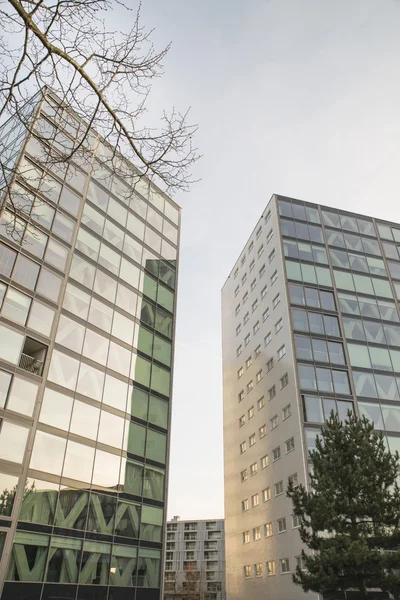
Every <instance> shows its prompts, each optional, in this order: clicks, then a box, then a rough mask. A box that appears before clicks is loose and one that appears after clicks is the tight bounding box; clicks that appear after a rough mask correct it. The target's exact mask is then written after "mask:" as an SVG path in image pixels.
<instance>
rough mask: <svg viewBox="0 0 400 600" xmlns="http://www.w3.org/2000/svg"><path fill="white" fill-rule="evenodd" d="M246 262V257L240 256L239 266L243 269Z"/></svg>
mask: <svg viewBox="0 0 400 600" xmlns="http://www.w3.org/2000/svg"><path fill="white" fill-rule="evenodd" d="M245 262H246V255H244V256H242V258H241V261H240V264H241V266H242V267H243V265H244V263H245Z"/></svg>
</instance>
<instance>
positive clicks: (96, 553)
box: [79, 540, 111, 585]
mask: <svg viewBox="0 0 400 600" xmlns="http://www.w3.org/2000/svg"><path fill="white" fill-rule="evenodd" d="M110 554H111V544H104V543H102V542H92V541H88V540H85V541H84V542H83V552H82V562H81V570H80V573H79V583H80V584H92V585H93V584H97V585H108V576H109V573H110Z"/></svg>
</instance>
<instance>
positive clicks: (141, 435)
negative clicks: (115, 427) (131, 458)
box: [128, 423, 146, 456]
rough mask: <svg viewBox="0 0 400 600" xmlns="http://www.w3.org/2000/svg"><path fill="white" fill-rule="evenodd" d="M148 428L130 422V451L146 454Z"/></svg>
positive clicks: (141, 454) (140, 454) (139, 454)
mask: <svg viewBox="0 0 400 600" xmlns="http://www.w3.org/2000/svg"><path fill="white" fill-rule="evenodd" d="M145 441H146V428H145V427H142V426H141V425H138V424H137V423H129V433H128V452H132V454H137V455H138V456H144V454H145V452H144V449H145Z"/></svg>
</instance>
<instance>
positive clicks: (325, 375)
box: [316, 367, 333, 392]
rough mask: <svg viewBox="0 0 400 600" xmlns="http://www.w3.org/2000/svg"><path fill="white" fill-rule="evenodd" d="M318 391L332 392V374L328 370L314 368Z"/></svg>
mask: <svg viewBox="0 0 400 600" xmlns="http://www.w3.org/2000/svg"><path fill="white" fill-rule="evenodd" d="M316 372H317V381H318V389H319V390H322V391H324V392H333V384H332V374H331V371H330V370H329V369H321V367H317V368H316Z"/></svg>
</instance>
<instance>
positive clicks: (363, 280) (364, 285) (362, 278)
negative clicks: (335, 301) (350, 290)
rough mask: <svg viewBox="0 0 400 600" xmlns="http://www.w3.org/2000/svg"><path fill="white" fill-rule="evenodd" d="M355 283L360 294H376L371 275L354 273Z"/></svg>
mask: <svg viewBox="0 0 400 600" xmlns="http://www.w3.org/2000/svg"><path fill="white" fill-rule="evenodd" d="M353 279H354V285H355V288H356V291H357V292H358V293H360V294H371V295H374V288H373V287H372V282H371V279H370V278H369V277H367V276H366V275H357V274H356V273H354V274H353Z"/></svg>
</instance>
